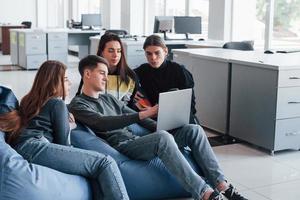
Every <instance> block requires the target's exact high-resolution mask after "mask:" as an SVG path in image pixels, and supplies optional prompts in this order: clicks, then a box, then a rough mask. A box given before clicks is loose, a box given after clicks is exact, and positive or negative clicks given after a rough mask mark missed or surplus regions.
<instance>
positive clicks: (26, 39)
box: [18, 29, 47, 69]
mask: <svg viewBox="0 0 300 200" xmlns="http://www.w3.org/2000/svg"><path fill="white" fill-rule="evenodd" d="M18 41H19V51H18V52H19V65H20V66H21V67H24V68H26V69H37V68H39V67H40V65H41V64H42V63H43V62H44V61H46V60H47V54H46V33H44V32H42V31H33V30H30V29H28V30H22V31H19V34H18Z"/></svg>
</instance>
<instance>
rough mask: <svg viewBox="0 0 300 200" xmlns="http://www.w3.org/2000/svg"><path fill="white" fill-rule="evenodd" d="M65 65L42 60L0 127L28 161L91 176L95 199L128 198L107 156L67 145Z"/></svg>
mask: <svg viewBox="0 0 300 200" xmlns="http://www.w3.org/2000/svg"><path fill="white" fill-rule="evenodd" d="M66 69H67V68H66V66H65V65H64V64H62V63H60V62H58V61H46V62H44V63H43V64H42V65H41V67H40V68H39V70H38V72H37V74H36V77H35V79H34V82H33V86H32V88H31V90H30V91H29V93H28V94H27V95H25V96H24V97H23V99H22V101H21V103H20V106H19V109H18V110H15V111H12V112H9V113H7V114H4V115H1V116H0V130H1V131H4V132H5V133H6V140H7V142H8V143H10V144H11V146H13V147H14V148H15V149H16V151H17V152H18V153H19V154H21V155H22V156H23V157H24V158H25V159H27V160H28V161H29V162H32V163H35V164H39V165H43V166H47V167H49V168H52V169H55V170H58V171H61V172H64V173H68V174H74V175H81V176H84V177H87V178H89V179H94V180H95V181H96V182H97V185H98V190H99V191H101V192H100V194H101V193H102V195H103V196H100V195H99V196H98V195H97V196H96V195H95V199H129V198H128V195H127V191H126V188H125V185H124V183H123V179H122V177H121V174H120V171H119V169H118V166H117V164H116V162H115V161H114V160H113V159H112V158H111V157H109V156H105V155H102V154H100V153H97V152H93V151H87V150H82V149H78V148H73V147H71V146H70V141H69V134H70V126H69V112H68V110H67V107H66V105H65V103H64V99H65V97H66V96H67V95H68V94H69V87H70V82H69V79H68V76H67V73H66ZM95 194H99V192H95Z"/></svg>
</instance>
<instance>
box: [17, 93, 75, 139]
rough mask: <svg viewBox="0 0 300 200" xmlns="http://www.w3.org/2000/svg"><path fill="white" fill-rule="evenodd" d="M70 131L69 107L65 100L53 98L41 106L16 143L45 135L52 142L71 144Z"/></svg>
mask: <svg viewBox="0 0 300 200" xmlns="http://www.w3.org/2000/svg"><path fill="white" fill-rule="evenodd" d="M69 131H70V127H69V120H68V109H67V107H66V104H65V102H64V101H63V100H61V99H58V98H52V99H49V100H48V101H47V102H46V104H45V105H44V106H43V107H42V108H41V111H40V112H39V114H38V115H37V116H35V117H34V118H32V119H31V120H30V121H29V124H28V126H27V127H26V128H25V129H23V130H22V131H21V135H20V137H19V138H18V139H17V140H16V142H15V144H17V143H21V142H24V141H26V140H28V139H30V138H33V137H36V138H40V137H42V136H44V137H45V138H46V139H47V140H48V141H49V142H51V143H56V144H62V145H69V141H68V136H69Z"/></svg>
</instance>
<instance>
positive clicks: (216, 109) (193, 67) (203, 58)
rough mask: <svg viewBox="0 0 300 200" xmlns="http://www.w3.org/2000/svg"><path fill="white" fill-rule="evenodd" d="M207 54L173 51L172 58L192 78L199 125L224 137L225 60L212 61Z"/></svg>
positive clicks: (225, 126)
mask: <svg viewBox="0 0 300 200" xmlns="http://www.w3.org/2000/svg"><path fill="white" fill-rule="evenodd" d="M200 53H201V54H200ZM213 53H217V52H215V51H213ZM210 54H211V52H210V50H205V49H203V51H202V50H199V51H198V50H195V49H190V50H181V49H180V50H179V49H177V50H174V51H173V58H174V61H175V62H178V63H180V64H183V65H184V66H185V67H186V68H187V69H188V70H189V71H190V72H191V73H192V75H193V78H194V84H195V85H194V92H195V97H196V110H197V113H196V115H197V118H198V119H199V121H200V124H201V125H202V126H204V127H207V128H209V129H212V130H215V131H217V132H219V133H223V134H227V133H228V132H227V131H228V113H229V105H228V104H229V101H228V100H229V91H230V85H229V77H230V76H229V73H230V65H229V64H228V62H227V60H226V59H222V58H218V59H216V58H214V57H212V56H211V55H210Z"/></svg>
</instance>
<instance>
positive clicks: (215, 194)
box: [208, 191, 224, 200]
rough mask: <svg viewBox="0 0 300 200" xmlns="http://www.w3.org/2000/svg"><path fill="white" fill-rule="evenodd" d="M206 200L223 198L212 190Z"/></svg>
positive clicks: (221, 199) (220, 199)
mask: <svg viewBox="0 0 300 200" xmlns="http://www.w3.org/2000/svg"><path fill="white" fill-rule="evenodd" d="M208 200H224V199H223V197H222V195H221V194H220V193H218V192H216V191H214V192H213V193H211V195H210V196H209V198H208Z"/></svg>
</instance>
